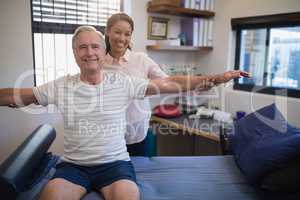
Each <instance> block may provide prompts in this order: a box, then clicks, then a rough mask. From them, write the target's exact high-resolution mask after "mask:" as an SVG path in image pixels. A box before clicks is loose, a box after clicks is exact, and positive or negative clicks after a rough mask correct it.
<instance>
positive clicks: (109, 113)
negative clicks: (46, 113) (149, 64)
mask: <svg viewBox="0 0 300 200" xmlns="http://www.w3.org/2000/svg"><path fill="white" fill-rule="evenodd" d="M73 53H74V56H75V59H76V62H77V64H78V66H79V68H80V74H77V75H74V76H65V77H62V78H59V79H57V80H55V81H53V82H50V83H47V84H45V85H42V86H38V87H34V88H23V89H16V88H14V89H12V88H6V89H0V105H2V106H11V107H15V106H16V107H17V106H24V105H28V104H31V103H35V104H39V105H44V106H46V105H48V104H55V105H56V106H57V107H58V109H59V111H60V113H61V114H62V115H63V119H64V127H65V132H64V155H63V157H62V162H61V163H60V164H58V166H57V171H56V173H55V175H54V177H53V178H52V180H51V181H49V182H48V183H47V185H46V186H45V188H44V189H43V191H42V193H41V197H40V198H41V199H43V200H46V199H49V200H50V199H51V200H54V199H80V198H82V197H83V196H84V195H85V194H86V193H87V192H89V191H90V190H92V189H94V190H98V191H99V192H101V193H102V194H103V196H104V198H105V199H106V200H110V199H118V200H121V199H139V196H140V195H139V189H138V186H137V184H136V177H135V172H134V168H133V166H132V164H131V162H130V157H129V155H128V152H127V150H126V142H125V139H124V133H125V131H126V115H125V114H126V113H125V111H126V106H127V104H128V102H129V100H130V99H131V98H143V97H144V96H145V95H152V94H157V93H177V92H180V91H186V90H193V89H196V88H197V90H207V89H209V88H211V87H212V86H214V85H217V84H220V83H225V82H227V81H229V80H231V79H233V78H239V77H241V76H248V73H246V72H242V71H230V72H226V73H224V74H221V75H214V76H195V77H192V76H191V77H187V76H171V77H167V78H163V79H157V80H151V81H149V80H145V79H139V78H135V77H129V76H127V75H125V74H122V73H121V72H116V71H105V70H103V58H104V55H105V43H104V39H103V36H102V34H101V33H100V32H98V31H96V29H95V28H93V27H91V26H81V27H79V28H78V29H77V30H76V31H75V33H74V36H73ZM14 94H15V95H16V94H17V95H19V98H14Z"/></svg>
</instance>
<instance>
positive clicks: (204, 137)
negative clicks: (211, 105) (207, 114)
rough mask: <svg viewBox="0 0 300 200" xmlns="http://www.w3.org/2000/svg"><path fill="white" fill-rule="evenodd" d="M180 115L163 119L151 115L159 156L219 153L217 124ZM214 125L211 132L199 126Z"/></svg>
mask: <svg viewBox="0 0 300 200" xmlns="http://www.w3.org/2000/svg"><path fill="white" fill-rule="evenodd" d="M186 117H187V116H181V117H179V118H173V119H164V118H161V117H156V116H152V117H151V127H152V129H153V131H154V133H155V134H156V138H157V154H158V155H159V156H211V155H221V148H220V139H219V135H218V134H219V133H218V130H217V129H218V126H216V127H215V125H216V123H215V122H214V121H212V120H197V121H193V120H190V119H187V118H186ZM203 125H205V126H204V127H215V128H217V129H213V130H212V132H207V131H203V130H201V129H200V128H201V127H202V126H203Z"/></svg>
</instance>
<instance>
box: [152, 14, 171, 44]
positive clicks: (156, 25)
mask: <svg viewBox="0 0 300 200" xmlns="http://www.w3.org/2000/svg"><path fill="white" fill-rule="evenodd" d="M169 20H170V19H168V18H161V17H152V16H149V18H148V40H166V39H168V24H169Z"/></svg>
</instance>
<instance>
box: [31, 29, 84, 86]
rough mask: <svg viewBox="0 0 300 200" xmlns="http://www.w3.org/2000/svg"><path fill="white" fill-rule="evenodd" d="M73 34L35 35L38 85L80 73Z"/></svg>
mask: <svg viewBox="0 0 300 200" xmlns="http://www.w3.org/2000/svg"><path fill="white" fill-rule="evenodd" d="M72 35H73V34H45V33H44V34H42V33H35V34H34V46H35V69H36V84H37V85H42V84H44V83H46V82H49V81H52V80H54V79H57V78H59V77H61V76H65V75H67V74H70V75H73V74H76V73H79V67H78V66H77V64H76V62H75V59H74V55H73V50H72Z"/></svg>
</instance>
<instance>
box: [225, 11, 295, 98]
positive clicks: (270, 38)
mask: <svg viewBox="0 0 300 200" xmlns="http://www.w3.org/2000/svg"><path fill="white" fill-rule="evenodd" d="M231 24H232V28H233V30H235V31H236V33H237V37H236V38H237V40H236V54H235V69H241V70H245V71H249V72H251V73H252V75H253V79H246V78H242V79H239V80H236V81H235V83H234V89H238V90H246V91H254V92H260V93H267V94H279V95H287V96H291V97H298V98H299V97H300V13H290V14H278V15H269V16H258V17H247V18H235V19H232V21H231Z"/></svg>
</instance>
